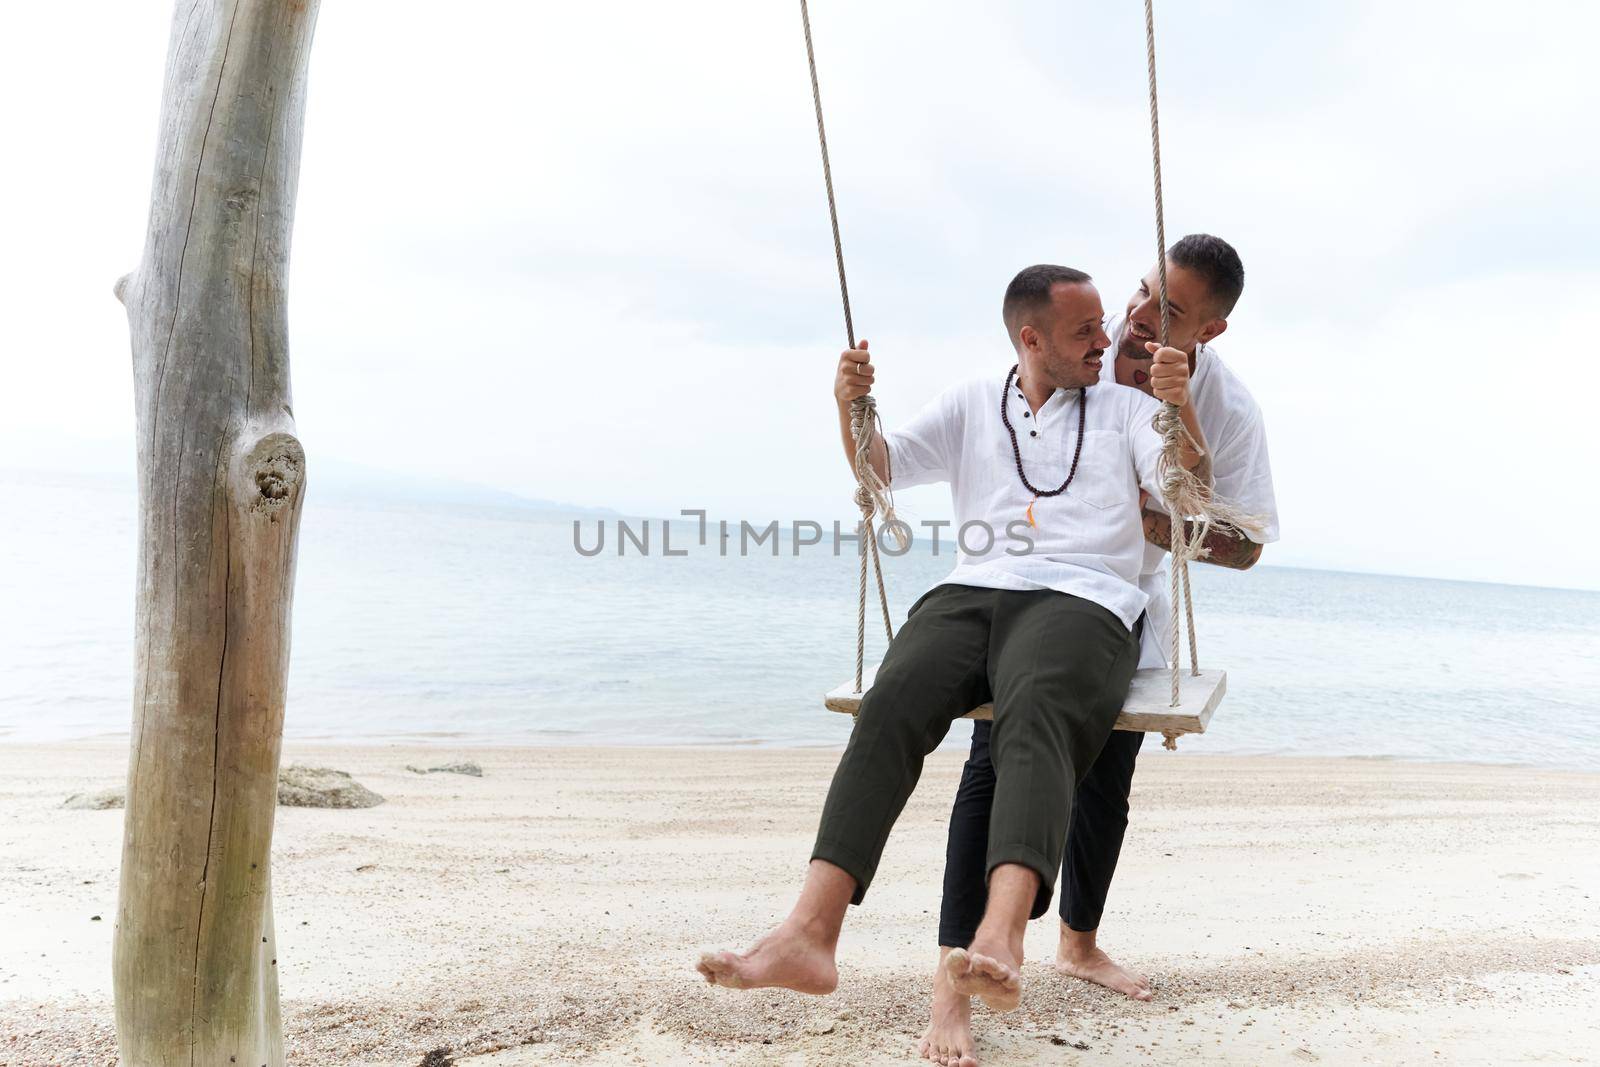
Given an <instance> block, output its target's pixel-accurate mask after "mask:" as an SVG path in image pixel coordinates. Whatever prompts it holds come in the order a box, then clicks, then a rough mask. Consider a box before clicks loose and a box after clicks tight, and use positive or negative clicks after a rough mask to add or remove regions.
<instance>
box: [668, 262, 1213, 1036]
mask: <svg viewBox="0 0 1600 1067" xmlns="http://www.w3.org/2000/svg"><path fill="white" fill-rule="evenodd" d="M1002 314H1003V317H1004V320H1005V325H1006V331H1007V333H1008V334H1009V336H1010V339H1011V342H1012V345H1013V346H1014V348H1015V349H1016V353H1017V365H1016V366H1014V367H1012V368H1011V370H1010V371H1009V372H1006V371H1003V370H1001V369H1000V368H999V367H995V368H993V369H992V370H990V371H988V372H986V373H984V374H983V375H982V376H981V377H979V378H976V379H974V380H972V381H970V382H967V383H964V384H962V385H958V386H955V387H954V388H952V389H949V390H947V391H946V392H945V393H943V394H942V395H941V396H940V397H939V398H937V399H936V400H935V401H934V402H933V403H932V404H930V405H929V406H928V407H926V408H924V409H923V410H922V411H921V412H920V413H919V414H918V415H917V416H916V417H915V418H913V419H912V420H911V422H910V423H908V424H907V425H905V426H904V427H902V428H900V429H899V430H897V431H895V432H892V433H889V434H888V435H887V436H886V437H885V438H882V439H875V440H874V441H873V442H872V447H871V452H870V459H871V463H872V467H873V470H874V471H876V472H877V473H878V476H879V477H880V478H882V479H883V480H884V481H885V482H887V483H889V484H890V485H891V486H892V487H893V488H905V487H908V486H914V485H922V484H928V483H932V482H939V481H944V482H949V483H950V486H951V494H952V497H953V499H954V504H955V518H956V523H957V527H958V529H965V528H967V527H969V525H972V524H977V525H978V526H980V527H981V526H987V529H988V531H989V532H990V533H991V534H994V536H992V537H988V538H984V540H987V541H988V544H987V546H986V547H985V548H984V549H983V551H981V552H968V551H967V548H966V545H962V547H961V553H960V557H959V561H958V564H957V566H956V568H955V570H954V571H953V572H952V573H951V574H950V576H949V577H948V578H946V579H945V581H944V582H943V583H941V584H940V585H938V586H935V587H934V588H933V589H932V590H931V591H929V592H928V593H926V594H925V595H924V596H923V597H922V598H921V599H920V600H918V601H917V603H916V604H915V605H914V606H913V607H912V609H911V612H910V615H909V617H908V619H907V621H906V623H905V625H904V627H903V628H902V629H901V631H900V633H899V635H898V636H897V637H896V638H895V639H894V641H893V642H892V643H891V644H890V646H889V650H888V652H887V654H886V655H885V656H884V660H883V664H882V666H881V667H880V668H879V670H878V675H877V681H876V683H875V684H874V685H873V687H872V689H871V690H870V691H868V693H867V694H866V695H865V697H864V698H863V699H862V702H861V710H860V714H859V715H858V716H857V719H856V723H855V728H854V729H853V730H852V732H851V735H850V743H849V745H848V746H847V747H846V749H845V752H844V755H843V757H842V758H841V759H840V761H839V766H838V769H837V770H836V771H835V772H834V777H833V784H832V786H831V788H830V789H829V791H828V797H827V801H826V803H825V804H824V807H823V812H822V820H821V826H820V828H819V829H818V833H817V840H816V845H815V847H814V848H813V850H812V856H811V863H810V866H809V868H808V870H807V874H806V881H805V884H804V886H803V888H802V889H801V892H800V897H799V900H798V901H797V902H796V904H795V906H794V909H793V911H792V912H791V913H790V914H789V917H788V918H787V919H785V920H784V921H783V922H782V923H781V924H780V925H779V926H778V927H777V928H776V929H774V930H773V931H772V932H771V933H769V934H768V935H767V936H766V937H763V938H762V939H761V940H759V941H757V942H756V943H755V944H754V945H753V946H752V947H751V948H750V949H749V950H748V951H746V952H744V953H735V952H728V951H721V952H706V953H703V954H702V955H701V958H700V962H699V964H698V970H699V971H700V973H701V974H702V975H703V976H704V977H705V979H706V980H707V981H708V982H712V983H714V984H717V985H722V986H725V987H728V988H732V989H756V988H764V987H773V986H778V987H783V988H787V989H794V990H798V991H800V992H803V993H813V994H825V993H829V992H831V991H832V990H833V989H834V987H835V985H836V984H837V981H838V973H837V969H836V967H835V963H834V956H835V951H836V948H837V945H838V937H839V932H840V929H841V928H842V926H843V924H844V917H845V913H846V911H847V909H848V905H850V904H852V903H856V904H859V903H861V901H862V899H863V897H864V896H865V894H866V891H867V888H868V886H869V885H870V884H871V882H872V877H873V874H874V872H875V871H876V869H877V866H878V860H879V858H880V857H881V855H882V853H883V848H884V845H885V843H886V842H887V840H888V837H889V832H890V830H891V829H892V828H893V826H894V823H895V820H896V819H897V818H898V817H899V815H900V812H901V810H902V809H903V808H904V806H905V803H906V800H907V798H908V797H910V795H911V791H912V789H913V788H914V787H915V786H916V783H917V778H918V777H919V775H920V774H921V772H922V762H923V759H924V757H926V756H927V755H928V753H930V752H932V751H933V750H934V749H935V748H936V747H937V746H938V744H939V742H940V741H942V740H943V739H944V736H945V734H946V733H947V732H948V731H949V729H950V725H951V723H952V722H953V721H954V720H955V719H956V718H958V717H960V716H961V715H963V714H965V713H966V712H968V711H970V710H971V709H972V708H974V707H977V706H978V705H980V704H984V703H988V702H993V704H994V709H995V710H994V728H993V735H992V740H991V751H992V754H993V755H992V758H993V763H994V768H995V772H996V777H997V781H996V786H995V793H994V802H993V808H992V821H991V827H990V832H989V837H988V844H987V850H986V861H985V871H986V873H987V876H988V899H987V906H986V909H985V911H984V915H983V920H982V922H981V923H980V924H979V926H978V929H977V931H976V934H975V935H974V937H973V938H972V941H971V944H970V949H969V950H968V951H960V952H952V953H950V954H949V957H948V959H947V961H946V964H947V968H948V973H949V977H950V981H951V984H952V987H953V988H954V989H955V990H957V991H958V992H960V993H963V994H967V995H976V996H979V997H981V998H983V999H984V1001H985V1002H986V1003H988V1004H989V1005H990V1007H992V1008H995V1009H996V1010H1002V1011H1005V1010H1010V1009H1012V1008H1015V1007H1016V1006H1017V1003H1018V1000H1019V998H1020V995H1021V979H1020V969H1021V965H1022V939H1023V932H1024V930H1025V929H1026V926H1027V921H1028V919H1029V918H1032V917H1037V916H1039V915H1042V914H1044V912H1045V911H1046V910H1047V909H1048V908H1049V905H1050V898H1051V895H1052V891H1053V887H1054V883H1055V878H1056V872H1057V871H1058V870H1059V869H1060V866H1061V859H1062V851H1063V846H1064V841H1065V838H1066V829H1067V828H1066V824H1065V822H1064V821H1063V817H1062V816H1063V813H1065V812H1070V811H1071V807H1072V801H1073V794H1074V790H1075V788H1076V785H1077V782H1078V780H1079V778H1080V777H1081V776H1082V775H1083V774H1084V773H1085V772H1086V771H1087V770H1088V769H1089V767H1090V765H1092V764H1093V763H1094V761H1095V758H1096V757H1097V756H1098V755H1099V754H1100V750H1101V748H1102V747H1104V745H1105V743H1106V740H1107V738H1108V737H1109V736H1110V734H1111V731H1112V726H1113V724H1114V723H1115V721H1116V718H1117V715H1118V712H1119V711H1120V709H1121V707H1122V703H1123V700H1124V698H1125V697H1126V696H1127V692H1128V684H1129V682H1130V681H1131V679H1132V677H1133V671H1134V667H1135V665H1136V664H1137V662H1138V659H1139V640H1138V635H1137V633H1136V632H1135V624H1136V622H1137V621H1138V619H1139V617H1140V615H1141V614H1142V613H1143V612H1144V609H1145V605H1146V603H1147V601H1148V599H1149V598H1148V597H1147V595H1146V594H1145V593H1144V592H1142V591H1141V590H1140V588H1139V584H1138V582H1139V572H1140V565H1141V561H1142V559H1143V550H1144V536H1143V531H1142V529H1141V525H1140V509H1139V497H1140V487H1141V486H1143V487H1144V489H1145V490H1146V491H1148V492H1149V493H1151V494H1152V495H1158V494H1159V492H1160V482H1161V476H1160V472H1159V470H1158V467H1159V463H1160V456H1161V451H1162V441H1161V438H1160V436H1159V435H1158V434H1157V433H1156V431H1155V430H1154V429H1153V428H1152V426H1151V423H1152V419H1153V417H1154V415H1155V414H1156V412H1157V410H1158V405H1157V404H1156V402H1155V401H1154V400H1152V399H1151V398H1150V397H1148V396H1145V395H1144V394H1143V393H1141V392H1139V391H1137V390H1134V389H1129V388H1125V387H1123V386H1120V385H1117V384H1115V383H1107V384H1104V385H1100V386H1099V387H1097V388H1092V389H1091V388H1090V387H1091V386H1095V385H1096V383H1097V382H1099V381H1100V373H1101V364H1102V357H1103V356H1104V354H1105V350H1106V348H1107V347H1108V346H1109V345H1110V343H1111V342H1110V338H1109V337H1107V336H1106V333H1105V329H1104V312H1103V310H1102V307H1101V303H1100V294H1099V293H1098V292H1097V291H1096V290H1095V288H1094V285H1093V284H1092V283H1091V280H1090V278H1089V276H1088V275H1087V274H1084V273H1083V272H1082V271H1077V270H1072V269H1071V268H1067V267H1058V266H1048V265H1042V266H1035V267H1029V268H1027V269H1026V270H1023V271H1022V272H1021V273H1019V274H1018V275H1017V276H1016V278H1015V279H1013V281H1012V282H1011V285H1010V286H1009V287H1008V288H1007V290H1006V295H1005V300H1004V303H1003V305H1002ZM1147 351H1149V352H1150V353H1152V355H1153V357H1154V358H1153V359H1152V361H1151V368H1150V372H1149V373H1150V379H1151V382H1150V384H1151V387H1152V391H1153V393H1154V395H1155V397H1156V398H1158V399H1160V400H1165V401H1169V402H1171V403H1173V404H1175V405H1177V406H1178V407H1179V408H1180V411H1181V414H1182V418H1183V423H1184V426H1185V428H1186V429H1187V430H1188V434H1189V436H1190V437H1191V438H1192V442H1186V443H1185V444H1184V445H1183V446H1182V447H1181V448H1180V449H1179V450H1178V455H1177V457H1176V458H1177V460H1178V462H1181V463H1182V464H1183V465H1184V466H1185V467H1187V468H1190V469H1194V468H1195V467H1197V466H1198V465H1199V463H1200V460H1201V457H1202V456H1203V455H1204V450H1205V438H1204V434H1203V432H1202V430H1201V428H1200V424H1199V422H1198V420H1196V419H1195V418H1194V416H1193V412H1191V411H1190V410H1189V408H1188V400H1189V360H1188V357H1187V355H1185V354H1184V353H1183V352H1181V351H1178V350H1177V349H1173V348H1162V347H1159V346H1158V345H1157V344H1155V343H1154V342H1152V343H1150V344H1148V345H1147ZM874 373H875V372H874V368H873V367H872V364H871V362H870V361H869V357H868V354H867V343H866V342H865V341H862V342H861V346H860V348H858V349H851V350H849V351H846V352H845V353H843V354H842V356H841V357H840V360H839V370H838V374H837V377H836V379H835V384H834V396H835V398H836V400H837V401H838V407H839V420H840V426H841V429H842V431H843V437H844V445H845V449H846V454H847V455H849V456H852V457H853V455H854V446H853V443H852V441H851V438H850V430H849V411H850V405H851V402H852V401H853V400H855V399H856V398H857V397H860V396H864V395H866V394H867V393H869V392H870V391H871V389H872V383H873V377H874ZM1018 521H1026V522H1027V523H1028V524H1029V528H1028V529H1029V536H1030V537H1031V538H1032V547H1031V550H1024V549H1022V548H1019V547H1017V545H1016V544H1015V542H1014V541H1012V540H1011V539H1008V538H1005V537H1002V536H1001V534H1002V533H1003V532H1004V531H1006V530H1007V529H1008V527H1010V525H1011V524H1013V523H1016V522H1018ZM966 540H967V541H969V542H970V541H972V540H975V538H972V537H970V536H969V537H968V538H967V539H966Z"/></svg>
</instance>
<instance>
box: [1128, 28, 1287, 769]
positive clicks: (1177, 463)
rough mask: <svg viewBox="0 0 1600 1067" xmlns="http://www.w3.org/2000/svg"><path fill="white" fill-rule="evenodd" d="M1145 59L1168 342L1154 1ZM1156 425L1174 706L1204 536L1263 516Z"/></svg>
mask: <svg viewBox="0 0 1600 1067" xmlns="http://www.w3.org/2000/svg"><path fill="white" fill-rule="evenodd" d="M1144 40H1145V60H1146V65H1147V68H1148V70H1149V81H1150V166H1151V170H1152V171H1153V173H1154V178H1155V201H1156V263H1157V264H1158V268H1157V274H1158V276H1159V278H1160V283H1161V284H1160V289H1161V344H1162V346H1163V347H1165V346H1166V345H1167V344H1168V341H1169V334H1170V328H1171V312H1170V311H1169V310H1168V307H1167V223H1166V215H1165V211H1164V210H1163V206H1162V196H1161V115H1160V110H1159V108H1158V106H1157V102H1156V99H1157V98H1156V17H1155V10H1154V5H1153V0H1144ZM1154 425H1155V429H1156V431H1157V432H1158V433H1160V434H1161V464H1160V469H1161V495H1162V497H1163V498H1164V499H1165V501H1166V505H1167V514H1168V515H1170V516H1171V519H1172V534H1171V538H1170V541H1171V553H1172V565H1171V567H1170V571H1171V574H1170V577H1171V579H1172V612H1171V614H1172V625H1171V629H1170V632H1169V634H1168V648H1169V649H1170V651H1171V655H1170V656H1168V662H1169V663H1170V664H1171V666H1172V705H1171V706H1172V707H1177V706H1178V704H1179V699H1178V671H1179V667H1178V661H1179V659H1180V658H1181V652H1182V648H1181V645H1180V639H1179V629H1178V605H1179V604H1182V605H1183V614H1184V617H1185V618H1186V619H1187V620H1188V630H1189V664H1190V668H1189V669H1190V673H1191V674H1193V675H1194V676H1196V677H1198V676H1199V674H1200V649H1199V645H1198V643H1197V641H1196V640H1195V627H1194V601H1193V599H1192V598H1191V596H1190V594H1189V561H1190V560H1191V559H1198V558H1200V557H1201V556H1202V555H1204V554H1205V552H1206V549H1205V540H1206V536H1207V535H1208V534H1209V533H1210V532H1211V529H1212V527H1213V526H1217V525H1226V526H1230V527H1232V528H1234V529H1236V530H1259V529H1260V528H1261V523H1260V520H1259V519H1257V518H1255V517H1254V516H1251V515H1246V514H1244V513H1243V512H1241V511H1239V510H1238V509H1236V508H1234V507H1233V506H1231V505H1230V504H1228V503H1227V502H1226V501H1222V500H1218V499H1217V498H1216V497H1215V496H1213V495H1212V492H1211V487H1210V485H1209V482H1210V479H1209V478H1208V477H1205V476H1204V475H1202V474H1201V473H1199V471H1204V470H1206V469H1207V468H1208V467H1209V466H1210V460H1209V458H1207V457H1206V456H1205V455H1204V453H1202V454H1201V461H1200V465H1199V471H1193V470H1189V469H1188V468H1186V467H1185V466H1184V465H1183V462H1182V458H1181V457H1182V455H1183V450H1184V447H1185V446H1189V447H1193V448H1195V449H1196V450H1197V451H1198V446H1197V445H1196V444H1195V441H1194V439H1193V437H1191V436H1190V434H1189V431H1188V430H1187V429H1186V428H1185V427H1184V425H1183V417H1182V415H1181V413H1180V412H1179V410H1178V407H1177V405H1176V404H1167V403H1164V404H1162V405H1161V410H1160V411H1159V412H1158V413H1157V414H1156V417H1155V422H1154ZM1166 747H1168V748H1176V747H1177V743H1176V739H1175V738H1174V736H1173V735H1171V734H1168V735H1167V739H1166Z"/></svg>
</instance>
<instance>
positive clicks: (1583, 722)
mask: <svg viewBox="0 0 1600 1067" xmlns="http://www.w3.org/2000/svg"><path fill="white" fill-rule="evenodd" d="M3 491H4V495H5V499H6V518H5V520H4V522H3V523H0V740H9V741H22V740H30V741H31V740H47V739H61V738H78V737H90V736H98V735H105V734H113V733H121V732H125V731H126V730H127V728H128V723H129V715H130V711H129V704H130V693H131V691H132V659H133V651H132V644H133V641H132V617H133V610H132V597H133V576H134V554H135V534H134V530H135V524H134V508H135V501H134V497H133V495H132V493H131V492H129V491H126V490H122V489H108V488H106V487H104V486H100V485H93V486H90V485H76V486H75V485H61V484H45V483H42V482H40V481H38V480H32V481H29V480H7V481H6V484H5V485H4V487H3ZM598 521H599V520H597V519H595V518H586V519H584V520H583V541H584V544H585V545H586V546H592V545H593V544H594V540H595V537H596V536H597V522H598ZM694 532H695V531H694V530H693V528H692V527H690V526H686V525H682V524H678V525H675V528H674V534H673V537H674V547H675V548H678V547H688V548H689V549H690V553H689V555H687V556H685V557H673V558H666V557H664V556H662V555H661V554H660V527H659V525H658V524H652V538H653V540H652V543H651V549H652V553H651V555H649V556H641V555H639V554H637V553H636V552H635V551H634V550H633V547H632V545H631V544H630V545H629V552H628V554H627V555H625V556H623V557H620V558H619V557H618V555H617V554H616V541H615V528H614V520H607V529H606V551H605V552H603V553H602V554H601V555H599V556H596V557H593V558H586V557H584V556H581V555H579V554H578V553H577V552H576V551H575V550H574V548H573V528H572V520H571V519H570V518H564V519H562V518H554V517H551V516H549V515H539V514H536V513H531V512H528V511H525V510H521V509H514V508H500V507H483V506H469V505H450V506H442V505H440V506H433V505H406V504H387V505H386V504H373V503H368V504H357V503H345V504H340V503H335V502H325V501H320V500H318V499H317V498H316V497H315V496H313V497H312V498H311V499H310V501H309V502H308V505H307V512H306V516H305V520H304V525H303V526H302V530H301V542H300V565H299V578H298V583H297V587H296V594H295V612H294V653H293V667H292V670H291V675H290V682H289V707H288V720H287V725H286V732H287V733H288V735H289V736H290V737H293V738H301V739H330V740H341V741H369V740H378V739H404V740H433V741H438V742H440V743H480V742H503V743H513V742H518V743H534V744H552V743H557V744H568V743H572V744H577V743H585V744H587V743H602V744H708V743H709V744H771V745H836V744H842V743H843V742H844V740H845V738H846V736H847V735H848V733H849V729H850V720H849V718H848V717H847V716H843V715H838V714H834V713H831V712H826V711H824V710H823V708H822V703H821V694H822V693H823V692H824V691H825V690H827V689H829V688H831V687H832V686H834V685H836V684H838V683H839V682H841V681H843V680H845V678H846V677H847V676H848V675H849V674H850V673H851V670H852V667H853V656H854V638H855V606H854V596H855V560H854V558H853V556H852V555H851V553H852V552H853V546H852V545H850V544H848V543H847V544H846V545H845V546H844V548H843V551H844V553H845V554H844V555H843V556H840V557H835V556H833V555H832V553H831V550H830V549H828V548H827V547H825V546H819V547H813V548H808V549H806V550H804V551H803V552H802V554H801V555H799V556H798V557H796V556H794V555H792V554H791V553H790V548H789V545H788V544H787V543H785V544H784V545H783V546H782V552H781V554H780V555H779V556H778V557H777V558H773V557H772V556H771V555H769V554H765V552H766V551H767V550H765V549H763V550H762V552H761V553H759V554H754V555H751V556H748V557H740V556H738V555H737V549H736V547H735V551H734V553H733V554H730V555H728V556H722V555H720V554H719V553H718V552H717V550H716V539H715V536H714V529H713V538H712V539H711V541H710V542H709V544H708V545H707V546H706V547H700V546H699V545H698V544H696V543H695V537H694ZM887 565H888V568H889V581H890V593H891V606H892V608H893V609H894V611H895V613H896V617H897V619H898V618H900V617H903V616H904V613H905V610H906V608H907V607H909V605H910V604H911V602H912V601H913V600H914V599H915V598H916V596H917V595H919V594H920V593H921V592H922V591H923V590H924V589H926V588H927V587H928V586H929V585H931V584H932V583H933V582H934V581H936V580H937V579H938V578H939V577H940V576H941V575H943V574H944V573H945V572H946V571H947V570H948V569H949V568H950V567H951V566H952V560H951V558H950V557H949V556H948V555H945V556H942V557H938V558H935V557H933V556H931V555H929V554H927V553H925V552H921V551H917V552H914V553H913V554H911V555H908V556H905V557H902V558H900V559H896V560H892V561H889V562H888V564H887ZM1194 580H1195V586H1196V588H1195V597H1196V603H1197V604H1198V606H1199V613H1200V627H1201V652H1202V662H1203V663H1205V664H1206V665H1208V666H1209V665H1215V666H1221V667H1224V668H1226V669H1227V671H1228V674H1229V683H1228V695H1227V697H1226V699H1225V701H1224V703H1223V705H1222V707H1221V709H1220V710H1219V711H1218V713H1217V716H1216V718H1215V719H1214V720H1213V723H1212V727H1211V732H1210V733H1208V734H1207V735H1206V736H1205V737H1203V738H1190V739H1187V740H1186V741H1185V742H1184V744H1183V749H1184V751H1188V752H1201V753H1203V752H1216V753H1288V754H1298V755H1339V756H1366V757H1373V758H1402V759H1431V760H1471V761H1483V762H1494V763H1527V764H1539V765H1545V766H1555V767H1571V768H1579V769H1586V770H1600V698H1597V694H1600V594H1597V593H1586V592H1576V591H1567V590H1558V589H1538V588H1526V587H1517V586H1500V585H1483V584H1471V583H1456V582H1441V581H1431V580H1424V579H1413V578H1390V577H1377V576H1371V575H1361V574H1344V573H1336V572H1330V571H1312V570H1296V569H1289V568H1280V567H1272V566H1266V565H1264V566H1261V567H1258V568H1257V569H1255V570H1253V571H1251V572H1249V573H1246V574H1235V573H1230V572H1226V571H1220V570H1217V569H1216V568H1211V567H1199V568H1197V569H1196V570H1195V571H1194ZM881 636H882V635H881V633H879V634H878V637H879V643H878V645H877V646H875V653H876V652H877V651H881ZM969 732H970V726H969V725H968V724H967V723H965V722H962V723H958V724H957V725H956V726H955V727H954V728H953V729H952V730H951V734H950V738H949V740H948V742H947V743H949V744H964V743H965V741H966V739H967V737H968V735H969Z"/></svg>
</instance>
